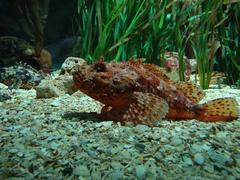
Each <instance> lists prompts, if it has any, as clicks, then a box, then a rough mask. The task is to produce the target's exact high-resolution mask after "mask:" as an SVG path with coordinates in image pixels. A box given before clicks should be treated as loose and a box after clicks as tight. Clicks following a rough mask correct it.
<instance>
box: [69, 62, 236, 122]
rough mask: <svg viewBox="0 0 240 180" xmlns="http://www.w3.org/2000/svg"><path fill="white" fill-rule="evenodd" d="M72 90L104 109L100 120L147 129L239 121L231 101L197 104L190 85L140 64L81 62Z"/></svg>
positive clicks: (196, 93)
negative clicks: (171, 123)
mask: <svg viewBox="0 0 240 180" xmlns="http://www.w3.org/2000/svg"><path fill="white" fill-rule="evenodd" d="M73 80H74V84H75V86H76V87H77V88H78V89H79V90H80V91H82V92H83V93H85V94H87V95H88V96H90V97H92V98H93V99H95V100H97V101H100V102H101V103H103V104H104V105H105V106H103V108H102V110H101V114H100V117H101V118H105V119H111V120H114V121H120V122H129V121H130V122H133V123H134V124H146V125H150V126H154V125H157V123H158V122H159V121H160V120H162V119H163V118H165V119H171V120H183V119H185V120H186V119H197V120H201V121H205V122H217V121H231V120H234V119H237V118H238V109H237V106H238V104H237V102H236V100H235V99H234V98H219V99H215V100H212V101H209V102H207V103H204V104H198V102H199V101H200V100H201V99H202V98H203V96H204V94H203V92H202V91H201V90H200V89H198V88H197V86H195V85H193V84H192V83H190V82H185V83H173V82H172V81H171V80H170V79H169V78H168V77H167V76H166V75H165V74H164V73H163V72H162V70H161V69H160V68H159V67H158V66H156V65H153V64H147V63H143V62H142V61H141V60H133V59H132V60H129V61H126V62H118V63H117V62H113V63H107V62H105V61H104V59H103V58H100V60H99V61H97V62H95V63H94V64H92V65H88V64H87V63H86V62H84V63H83V64H82V65H80V66H78V67H76V68H75V70H74V71H73Z"/></svg>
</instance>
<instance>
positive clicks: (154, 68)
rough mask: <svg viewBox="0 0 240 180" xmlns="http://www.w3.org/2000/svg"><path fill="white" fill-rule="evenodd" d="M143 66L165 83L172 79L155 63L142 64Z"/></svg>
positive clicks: (170, 81)
mask: <svg viewBox="0 0 240 180" xmlns="http://www.w3.org/2000/svg"><path fill="white" fill-rule="evenodd" d="M143 67H144V68H145V69H147V70H148V71H150V72H151V73H153V74H154V75H156V76H157V77H159V78H160V79H162V80H163V81H165V82H167V83H172V80H171V79H170V78H169V77H168V76H167V75H166V73H165V72H164V71H163V70H162V69H161V68H160V67H159V66H157V65H154V64H147V63H146V64H143Z"/></svg>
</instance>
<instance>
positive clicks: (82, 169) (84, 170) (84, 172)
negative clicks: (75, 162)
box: [73, 165, 90, 177]
mask: <svg viewBox="0 0 240 180" xmlns="http://www.w3.org/2000/svg"><path fill="white" fill-rule="evenodd" d="M73 174H74V175H77V176H84V177H88V176H89V175H90V171H89V170H88V167H87V166H83V165H80V166H77V167H76V168H75V169H74V170H73Z"/></svg>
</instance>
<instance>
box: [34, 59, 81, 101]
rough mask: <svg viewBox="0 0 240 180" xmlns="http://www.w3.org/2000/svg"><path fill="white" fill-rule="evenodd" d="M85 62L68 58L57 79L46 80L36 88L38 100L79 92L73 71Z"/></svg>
mask: <svg viewBox="0 0 240 180" xmlns="http://www.w3.org/2000/svg"><path fill="white" fill-rule="evenodd" d="M83 63H84V60H83V59H81V58H76V57H68V58H67V59H66V60H65V61H64V63H63V64H62V67H61V69H60V73H59V75H58V76H57V77H56V78H55V79H45V80H43V81H42V82H41V83H40V84H39V85H38V86H37V88H36V91H37V98H51V97H58V96H62V95H64V94H73V93H74V92H76V91H77V89H76V87H75V86H74V83H73V78H72V71H73V70H74V68H75V67H76V66H81V65H82V64H83Z"/></svg>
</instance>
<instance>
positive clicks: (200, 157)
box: [194, 153, 205, 165]
mask: <svg viewBox="0 0 240 180" xmlns="http://www.w3.org/2000/svg"><path fill="white" fill-rule="evenodd" d="M194 161H195V162H196V163H197V164H198V165H202V164H203V163H204V161H205V158H204V156H203V155H202V154H201V153H197V154H195V155H194Z"/></svg>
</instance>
